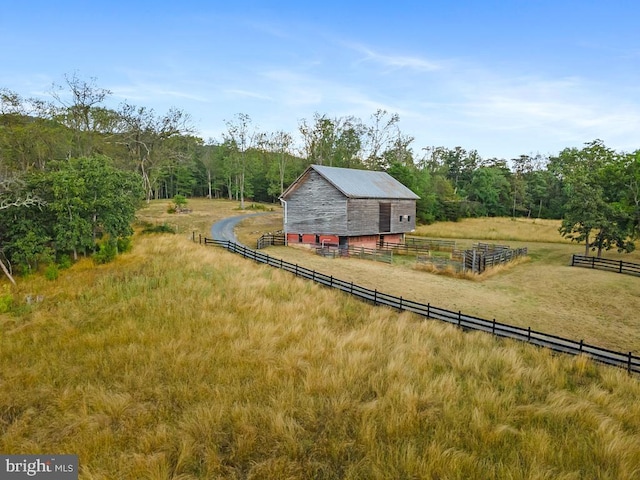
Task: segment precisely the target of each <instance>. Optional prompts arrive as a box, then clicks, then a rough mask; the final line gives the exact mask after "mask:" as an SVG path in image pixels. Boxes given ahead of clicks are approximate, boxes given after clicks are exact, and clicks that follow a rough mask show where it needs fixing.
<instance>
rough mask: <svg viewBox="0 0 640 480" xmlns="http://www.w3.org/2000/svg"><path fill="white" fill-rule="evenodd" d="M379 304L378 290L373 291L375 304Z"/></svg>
mask: <svg viewBox="0 0 640 480" xmlns="http://www.w3.org/2000/svg"><path fill="white" fill-rule="evenodd" d="M377 304H378V290H377V289H376V290H374V291H373V306H374V307H375V306H376V305H377Z"/></svg>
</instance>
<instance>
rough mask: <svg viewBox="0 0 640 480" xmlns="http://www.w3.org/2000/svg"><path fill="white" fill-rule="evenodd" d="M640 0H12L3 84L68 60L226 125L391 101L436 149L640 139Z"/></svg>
mask: <svg viewBox="0 0 640 480" xmlns="http://www.w3.org/2000/svg"><path fill="white" fill-rule="evenodd" d="M638 20H640V2H636V1H632V0H629V1H619V0H608V1H604V0H603V1H591V0H584V1H563V0H556V1H547V0H540V1H535V0H530V1H517V0H513V1H507V0H504V1H490V0H486V1H463V0H461V1H427V0H424V1H402V0H397V1H396V2H391V1H384V2H378V1H366V2H365V1H348V0H343V1H334V0H326V1H323V2H305V1H303V0H300V1H297V2H290V1H273V2H266V1H265V2H248V1H242V0H240V1H235V2H230V1H225V2H218V1H193V0H184V1H181V2H171V3H169V2H157V1H156V2H149V1H135V0H130V1H129V2H122V1H120V0H111V1H110V2H90V1H84V2H83V1H66V0H59V1H55V2H52V1H47V2H43V1H29V0H25V1H17V0H5V1H4V2H3V5H2V8H1V9H0V45H1V46H2V47H1V48H0V88H8V89H10V90H13V91H16V92H18V93H20V94H21V95H23V96H25V97H31V96H40V97H46V96H47V92H48V91H50V90H51V85H52V83H54V82H55V83H58V84H61V83H63V81H64V74H72V73H74V72H77V74H78V76H80V77H81V78H85V79H89V78H91V77H94V78H96V80H97V84H98V85H99V86H100V87H103V88H108V89H109V90H111V91H112V92H113V94H112V95H111V97H110V99H109V103H110V105H111V106H113V107H116V106H117V105H118V104H119V103H120V102H122V101H125V100H126V101H128V102H130V103H133V104H135V105H140V106H146V107H150V108H153V109H154V110H155V111H156V112H157V113H159V114H162V113H164V112H166V111H167V110H168V109H169V108H170V107H174V106H175V107H178V108H181V109H183V110H184V111H186V112H188V113H189V114H190V115H191V117H192V119H193V124H194V126H195V128H196V129H197V132H198V134H199V136H201V137H202V138H204V139H205V140H207V139H208V138H210V137H211V138H220V136H221V133H222V132H223V131H224V130H225V129H226V126H225V121H226V120H232V119H233V117H234V115H235V114H237V113H246V114H248V115H249V116H250V117H251V119H252V121H253V124H254V125H255V126H256V127H257V128H259V129H260V130H262V131H269V132H274V131H276V130H285V131H289V132H291V133H294V134H297V127H298V124H299V121H300V120H301V119H307V120H311V119H312V118H313V115H314V114H315V113H319V114H326V115H327V116H329V117H342V116H349V115H353V116H356V117H359V118H361V119H362V120H363V121H368V120H369V119H370V116H371V115H372V114H373V113H374V112H375V111H376V110H377V109H384V110H387V111H388V112H390V113H398V114H399V116H400V124H399V125H400V128H401V130H402V132H403V133H404V134H406V135H411V136H413V137H415V142H414V143H413V148H414V151H415V153H416V155H417V156H419V155H420V153H421V149H422V148H423V147H429V146H445V147H450V148H453V147H455V146H461V147H463V148H465V149H467V150H471V149H476V150H477V151H478V153H479V154H480V155H481V156H482V157H484V158H491V157H497V158H504V159H510V158H513V157H517V156H519V155H521V154H536V153H540V154H543V155H549V154H550V155H553V154H556V153H558V152H559V151H560V150H562V149H563V148H565V147H582V146H583V144H584V143H585V142H589V141H591V140H594V139H596V138H599V139H602V140H603V141H604V142H605V144H606V145H607V146H609V147H611V148H614V149H616V150H620V151H632V150H636V149H638V148H640V75H639V74H640V34H639V33H638V30H637V28H638V27H637V23H638Z"/></svg>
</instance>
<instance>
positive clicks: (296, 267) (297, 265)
mask: <svg viewBox="0 0 640 480" xmlns="http://www.w3.org/2000/svg"><path fill="white" fill-rule="evenodd" d="M295 273H296V277H297V276H298V264H297V263H296V272H295Z"/></svg>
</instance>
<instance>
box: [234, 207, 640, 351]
mask: <svg viewBox="0 0 640 480" xmlns="http://www.w3.org/2000/svg"><path fill="white" fill-rule="evenodd" d="M281 221H282V216H281V214H280V213H278V212H275V213H274V214H273V215H270V216H265V217H261V218H260V220H259V222H258V220H257V219H248V220H246V221H244V222H242V223H241V226H240V228H238V233H239V237H240V240H241V241H243V242H244V243H245V244H246V245H254V244H255V239H256V238H257V237H258V236H259V235H260V233H261V232H262V231H273V230H275V229H277V225H281V223H280V222H281ZM558 226H559V222H558V221H555V220H527V219H518V220H513V219H509V218H483V219H465V220H462V221H460V222H447V223H443V224H439V223H438V224H434V225H429V226H424V227H419V229H418V230H419V232H420V233H421V234H425V235H427V236H430V237H439V238H455V239H456V241H457V242H458V244H459V245H460V246H462V247H469V246H471V244H472V243H474V242H478V241H481V242H487V241H490V242H492V243H502V244H508V245H511V246H512V247H514V248H515V247H528V249H529V257H528V258H529V261H524V262H519V263H517V264H512V265H508V266H507V267H504V268H499V269H497V270H490V271H489V272H488V273H487V274H485V275H481V276H479V277H478V276H472V277H473V279H474V280H475V281H473V282H470V281H468V280H464V279H461V278H454V276H443V275H435V274H433V273H429V272H427V271H419V270H417V269H416V268H415V266H414V264H413V263H411V262H409V263H406V262H398V263H396V264H394V265H392V266H390V265H386V264H382V263H376V262H371V261H368V260H358V259H327V258H323V257H319V256H317V255H314V254H313V253H312V252H310V251H309V250H304V249H296V248H287V247H270V248H268V249H267V250H266V251H265V252H267V253H269V254H270V255H273V256H277V257H281V258H284V259H285V260H287V261H289V262H292V263H298V264H300V265H303V266H305V267H307V268H311V269H314V270H317V271H319V272H323V273H326V274H331V275H333V276H335V277H336V278H340V279H343V280H347V281H352V282H354V283H356V284H359V285H362V286H365V287H367V288H371V289H378V290H379V291H383V292H385V293H390V294H393V295H397V296H403V297H404V298H410V299H412V300H416V301H419V302H423V303H431V304H432V305H436V306H438V307H442V308H446V309H449V310H453V311H458V310H461V311H462V312H464V313H467V314H470V315H476V316H479V317H482V318H487V319H493V318H495V319H496V320H498V321H500V322H503V323H509V324H513V325H518V326H521V327H525V328H526V327H531V328H532V329H534V330H539V331H542V332H545V333H550V334H555V335H559V336H563V337H568V338H571V339H574V340H580V339H583V340H584V341H585V342H587V343H590V344H594V345H598V346H601V347H605V348H609V349H612V350H617V351H624V352H628V351H632V352H634V354H640V317H639V316H638V315H637V312H638V311H640V279H638V278H636V277H631V276H628V275H619V274H616V273H611V272H604V271H600V270H590V269H584V268H576V267H570V266H569V264H570V261H571V255H572V254H573V253H578V254H581V255H582V254H583V252H584V246H582V245H576V244H571V243H568V242H566V241H564V239H563V238H562V237H561V236H560V235H559V234H558V232H557V227H558ZM488 233H491V235H488ZM488 237H490V238H488ZM514 239H517V240H514ZM527 239H529V240H527ZM605 256H606V258H611V259H623V260H625V261H628V262H636V263H640V250H638V251H636V252H633V253H631V254H629V255H625V254H618V253H615V252H611V251H610V252H606V253H605Z"/></svg>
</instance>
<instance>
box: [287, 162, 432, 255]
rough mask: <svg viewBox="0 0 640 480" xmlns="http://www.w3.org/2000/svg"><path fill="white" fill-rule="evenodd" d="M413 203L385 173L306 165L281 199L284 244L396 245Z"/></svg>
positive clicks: (409, 225)
mask: <svg viewBox="0 0 640 480" xmlns="http://www.w3.org/2000/svg"><path fill="white" fill-rule="evenodd" d="M418 198H420V197H418V195H416V194H415V193H413V192H412V191H411V190H410V189H408V188H407V187H405V186H404V185H403V184H401V183H400V182H398V181H397V180H396V179H395V178H393V177H392V176H391V175H389V174H388V173H386V172H376V171H371V170H356V169H351V168H338V167H326V166H324V165H311V166H309V167H308V168H307V169H306V170H305V171H304V172H303V173H302V175H300V176H299V177H298V178H297V179H296V181H295V182H293V183H292V184H291V186H289V188H287V190H285V192H284V193H283V194H282V195H281V196H280V201H281V202H282V205H283V207H284V232H285V237H286V240H287V244H295V243H304V244H314V245H328V244H329V245H340V246H364V247H368V248H375V247H376V246H377V245H380V244H381V243H382V242H390V243H400V242H402V241H403V240H404V235H405V233H408V232H412V231H414V230H415V226H416V200H417V199H418Z"/></svg>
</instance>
